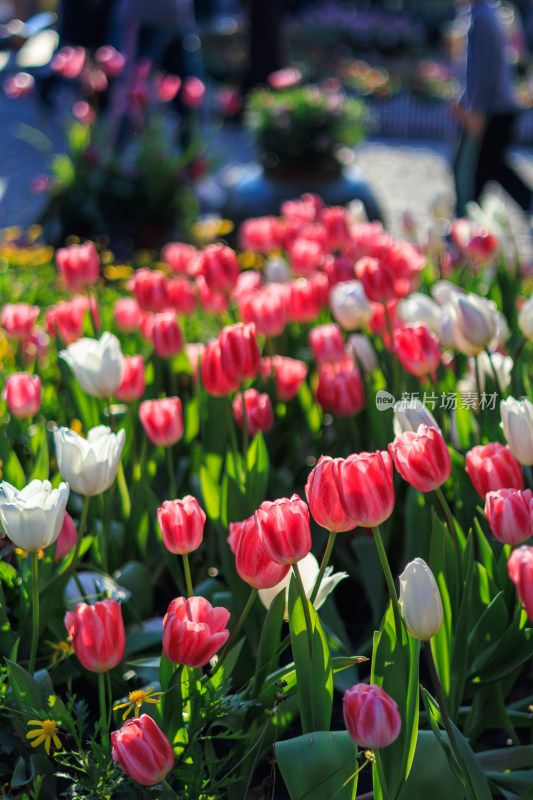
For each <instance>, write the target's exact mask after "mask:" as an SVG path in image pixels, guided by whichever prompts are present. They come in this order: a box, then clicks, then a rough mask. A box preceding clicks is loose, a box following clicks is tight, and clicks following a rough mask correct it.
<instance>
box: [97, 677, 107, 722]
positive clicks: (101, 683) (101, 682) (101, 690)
mask: <svg viewBox="0 0 533 800" xmlns="http://www.w3.org/2000/svg"><path fill="white" fill-rule="evenodd" d="M105 692H106V688H105V672H99V673H98V695H99V697H100V723H101V726H102V734H103V732H104V731H106V730H107V711H106V708H107V704H106V699H105Z"/></svg>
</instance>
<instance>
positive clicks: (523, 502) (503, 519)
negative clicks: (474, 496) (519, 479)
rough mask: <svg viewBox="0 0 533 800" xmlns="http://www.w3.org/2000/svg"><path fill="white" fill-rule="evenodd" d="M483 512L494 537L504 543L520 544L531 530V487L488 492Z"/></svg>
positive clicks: (532, 497) (532, 503) (532, 494)
mask: <svg viewBox="0 0 533 800" xmlns="http://www.w3.org/2000/svg"><path fill="white" fill-rule="evenodd" d="M485 514H486V517H487V520H488V523H489V525H490V529H491V531H492V533H493V534H494V536H495V537H496V539H498V540H499V541H500V542H503V543H504V544H510V545H515V544H521V543H522V542H525V541H526V539H529V537H530V536H531V534H532V532H533V527H532V526H533V518H532V515H533V493H532V492H531V489H526V490H525V491H523V492H521V491H520V490H518V489H498V490H497V491H495V492H488V493H487V495H486V497H485Z"/></svg>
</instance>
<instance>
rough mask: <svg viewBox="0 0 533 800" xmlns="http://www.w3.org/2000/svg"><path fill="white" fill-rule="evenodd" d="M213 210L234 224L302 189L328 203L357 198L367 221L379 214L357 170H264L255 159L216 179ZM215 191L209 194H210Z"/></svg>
mask: <svg viewBox="0 0 533 800" xmlns="http://www.w3.org/2000/svg"><path fill="white" fill-rule="evenodd" d="M216 188H217V192H218V195H217V199H218V202H217V204H216V205H217V206H218V208H216V209H215V208H214V207H212V208H211V209H210V210H217V211H218V213H221V214H222V215H223V216H224V217H226V218H227V219H230V220H232V222H234V223H235V225H236V226H238V225H240V223H241V222H243V220H245V219H247V218H248V217H261V216H265V215H269V214H274V215H277V214H279V213H280V207H281V204H282V203H283V202H284V201H285V200H292V199H294V198H296V197H299V196H300V195H301V194H304V193H305V192H313V193H314V194H318V195H320V197H321V198H322V199H323V200H324V202H325V203H326V204H327V205H329V206H343V205H346V204H348V203H350V202H351V201H352V200H361V202H362V203H363V205H364V208H365V211H366V215H367V217H368V219H369V220H370V221H373V220H381V219H382V215H381V212H380V209H379V206H378V203H377V200H376V198H375V197H374V195H373V193H372V191H371V189H370V188H369V186H368V184H367V183H366V182H365V181H364V180H363V177H362V174H361V172H360V170H359V169H358V168H357V167H355V166H353V165H350V166H346V167H341V166H340V165H339V168H338V170H334V171H332V172H326V173H322V174H321V173H318V172H315V173H313V172H307V173H302V172H299V171H298V172H296V171H294V170H281V169H280V168H277V169H276V170H265V169H264V168H263V167H261V165H260V164H258V163H257V162H252V163H249V164H240V165H238V166H234V167H232V168H230V169H229V170H228V171H227V172H226V173H225V174H224V175H222V176H221V177H220V178H219V180H218V182H217V187H216ZM215 194H217V193H216V192H215V193H213V196H214V195H215Z"/></svg>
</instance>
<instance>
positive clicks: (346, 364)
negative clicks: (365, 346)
mask: <svg viewBox="0 0 533 800" xmlns="http://www.w3.org/2000/svg"><path fill="white" fill-rule="evenodd" d="M316 401H317V403H318V404H319V406H320V407H321V408H322V409H323V410H324V411H331V412H332V413H333V414H337V415H338V416H339V417H351V416H353V415H354V414H358V413H359V412H360V411H362V410H363V408H364V407H365V391H364V386H363V380H362V378H361V373H360V372H359V370H358V369H357V367H356V366H355V364H354V363H353V360H352V357H351V355H349V354H348V355H347V356H345V357H344V358H343V359H342V361H338V362H337V363H325V364H321V365H320V367H319V371H318V384H317V387H316Z"/></svg>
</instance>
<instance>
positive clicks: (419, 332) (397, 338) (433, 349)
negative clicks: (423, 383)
mask: <svg viewBox="0 0 533 800" xmlns="http://www.w3.org/2000/svg"><path fill="white" fill-rule="evenodd" d="M393 342H394V352H395V354H396V356H397V357H398V360H399V362H400V364H401V365H402V367H403V368H404V369H405V370H407V372H409V373H410V374H411V375H416V376H417V377H422V376H424V375H431V374H432V373H434V372H435V370H436V369H437V367H438V365H439V363H440V356H441V353H440V348H439V340H438V338H437V336H435V334H434V333H431V331H430V330H429V328H428V327H426V325H424V324H423V323H421V324H420V325H406V326H405V327H403V328H397V329H396V330H395V331H394V332H393Z"/></svg>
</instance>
